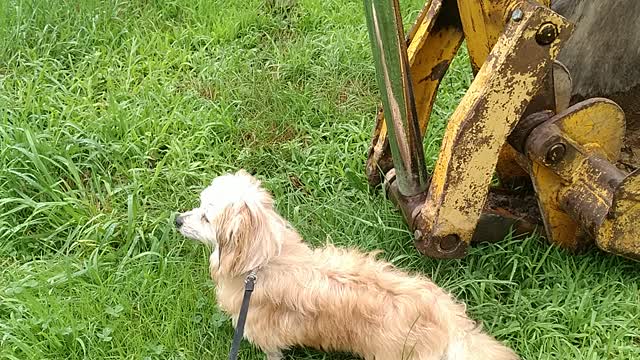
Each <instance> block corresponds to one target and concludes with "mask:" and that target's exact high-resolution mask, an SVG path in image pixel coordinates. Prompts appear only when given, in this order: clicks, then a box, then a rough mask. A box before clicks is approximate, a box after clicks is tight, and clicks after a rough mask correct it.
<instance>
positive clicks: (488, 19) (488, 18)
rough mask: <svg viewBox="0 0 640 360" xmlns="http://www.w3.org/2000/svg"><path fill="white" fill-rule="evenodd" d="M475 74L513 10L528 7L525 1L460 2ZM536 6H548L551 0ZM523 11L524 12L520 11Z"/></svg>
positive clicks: (480, 0)
mask: <svg viewBox="0 0 640 360" xmlns="http://www.w3.org/2000/svg"><path fill="white" fill-rule="evenodd" d="M457 1H458V8H459V9H460V18H461V19H462V26H463V29H464V34H465V38H466V40H467V49H468V50H469V58H470V60H471V67H472V69H473V70H474V73H477V72H478V70H480V67H481V66H482V64H484V62H485V61H486V59H487V56H489V53H490V52H491V49H493V47H494V46H495V44H496V42H498V38H499V37H500V35H501V34H502V32H503V31H504V28H505V26H504V25H505V24H506V23H507V22H508V20H509V18H510V17H511V15H512V13H513V11H514V10H516V9H518V8H520V9H521V8H522V7H523V6H525V3H526V2H527V1H522V0H457ZM536 3H538V4H541V5H544V6H547V7H548V6H549V4H550V3H551V0H540V1H536ZM521 10H522V9H521Z"/></svg>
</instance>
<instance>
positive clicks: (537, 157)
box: [526, 98, 640, 259]
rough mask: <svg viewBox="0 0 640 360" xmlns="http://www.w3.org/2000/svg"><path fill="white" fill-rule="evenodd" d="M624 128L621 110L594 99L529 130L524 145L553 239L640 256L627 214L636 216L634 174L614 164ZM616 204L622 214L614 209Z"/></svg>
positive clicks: (638, 202) (639, 208)
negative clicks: (592, 245)
mask: <svg viewBox="0 0 640 360" xmlns="http://www.w3.org/2000/svg"><path fill="white" fill-rule="evenodd" d="M624 127H625V120H624V113H623V111H622V109H621V108H620V107H619V106H618V105H617V104H615V103H614V102H612V101H610V100H607V99H597V98H596V99H589V100H586V101H583V102H581V103H578V104H576V105H574V106H572V107H570V108H568V109H567V110H566V111H565V112H562V113H560V114H558V115H556V116H554V117H552V118H550V119H549V120H548V121H547V122H545V123H544V124H542V125H540V126H538V127H537V128H535V129H534V130H533V131H532V132H531V135H530V136H529V139H528V140H527V147H526V150H527V155H528V157H529V158H530V159H531V161H532V173H531V177H532V179H533V182H534V185H535V186H536V190H537V194H538V200H539V204H540V210H541V213H542V215H543V219H544V222H545V227H546V229H547V233H548V238H549V239H550V240H551V241H552V242H554V243H556V244H558V245H560V246H561V247H563V248H566V249H569V250H576V251H578V250H581V249H583V248H585V247H587V246H589V245H590V244H591V243H593V242H594V240H595V243H596V244H597V245H598V246H599V247H600V248H601V249H603V250H606V251H609V252H612V253H616V254H619V255H623V256H627V257H630V258H635V259H640V238H638V237H637V235H638V230H636V228H637V226H635V223H633V222H632V221H631V219H633V218H632V217H630V216H632V215H635V216H640V196H637V195H638V194H640V186H638V184H639V183H638V173H633V174H628V173H626V172H624V171H622V170H619V169H618V168H617V167H616V166H615V165H614V164H615V163H616V161H617V160H618V157H619V155H620V148H621V146H622V143H623V139H624ZM623 184H625V185H626V186H623ZM621 199H624V200H621ZM620 204H622V205H620ZM616 206H617V207H616ZM620 207H622V208H624V212H618V213H616V211H615V210H613V209H616V208H617V209H619V208H620ZM614 229H615V230H614Z"/></svg>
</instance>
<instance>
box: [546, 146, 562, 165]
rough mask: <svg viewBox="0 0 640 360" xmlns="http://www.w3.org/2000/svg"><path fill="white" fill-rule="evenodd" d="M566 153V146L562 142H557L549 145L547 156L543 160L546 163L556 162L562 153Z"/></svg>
mask: <svg viewBox="0 0 640 360" xmlns="http://www.w3.org/2000/svg"><path fill="white" fill-rule="evenodd" d="M566 153H567V147H566V146H565V145H564V144H562V143H557V144H553V145H551V147H550V148H549V150H547V156H546V157H545V160H546V162H547V163H548V164H557V163H558V162H560V161H561V160H562V159H563V158H564V155H565V154H566Z"/></svg>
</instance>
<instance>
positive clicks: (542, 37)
mask: <svg viewBox="0 0 640 360" xmlns="http://www.w3.org/2000/svg"><path fill="white" fill-rule="evenodd" d="M557 37H558V28H557V27H556V25H555V24H554V23H552V22H548V23H544V24H542V25H541V26H540V28H539V29H538V32H537V33H536V41H537V42H538V44H539V45H549V44H551V43H552V42H554V41H555V40H556V38H557Z"/></svg>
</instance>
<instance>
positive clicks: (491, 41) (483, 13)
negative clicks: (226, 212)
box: [457, 0, 551, 183]
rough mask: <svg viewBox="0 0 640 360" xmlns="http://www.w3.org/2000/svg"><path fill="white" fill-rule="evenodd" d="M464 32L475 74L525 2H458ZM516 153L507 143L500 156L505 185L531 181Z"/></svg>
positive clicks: (543, 1)
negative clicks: (516, 11) (525, 179)
mask: <svg viewBox="0 0 640 360" xmlns="http://www.w3.org/2000/svg"><path fill="white" fill-rule="evenodd" d="M457 1H458V7H459V9H460V18H461V20H462V25H463V29H464V34H465V39H466V45H467V49H468V51H469V60H470V62H471V68H472V69H473V72H474V73H477V72H478V71H479V69H480V67H481V66H482V64H484V62H485V61H486V59H487V56H489V53H490V52H491V49H493V47H494V46H495V44H496V42H497V41H498V38H499V37H500V35H501V34H502V32H503V31H504V28H505V24H506V23H507V22H508V20H509V18H510V17H511V16H512V14H513V12H514V11H515V10H516V9H519V10H522V7H523V6H524V3H525V2H526V1H522V0H457ZM537 3H538V4H541V5H544V6H549V5H550V3H551V0H540V1H537ZM516 157H517V154H516V151H515V150H514V149H513V148H512V147H511V145H509V144H508V143H505V144H504V145H503V147H502V149H501V151H500V154H499V155H498V162H497V164H496V173H497V175H498V178H499V179H500V181H501V182H502V183H508V182H512V181H513V179H517V178H522V177H528V175H527V172H526V171H525V170H524V169H522V168H521V167H520V166H519V165H518V159H517V158H516Z"/></svg>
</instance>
